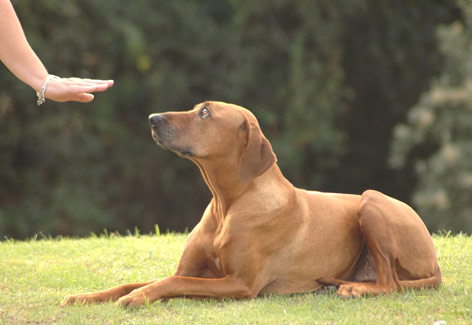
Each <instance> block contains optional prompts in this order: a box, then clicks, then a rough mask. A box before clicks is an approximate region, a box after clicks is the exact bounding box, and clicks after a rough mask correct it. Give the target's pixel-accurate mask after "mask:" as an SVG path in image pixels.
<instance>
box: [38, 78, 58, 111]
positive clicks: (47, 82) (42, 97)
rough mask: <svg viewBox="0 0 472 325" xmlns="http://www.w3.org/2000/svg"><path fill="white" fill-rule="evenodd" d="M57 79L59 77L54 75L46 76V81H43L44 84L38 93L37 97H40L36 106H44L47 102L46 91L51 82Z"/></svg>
mask: <svg viewBox="0 0 472 325" xmlns="http://www.w3.org/2000/svg"><path fill="white" fill-rule="evenodd" d="M57 78H59V77H56V76H54V75H52V74H50V75H47V76H46V79H45V80H44V81H43V84H42V85H41V87H40V89H39V90H38V91H36V95H37V96H38V100H37V101H36V104H37V105H38V106H40V105H42V104H44V102H45V101H46V98H45V97H44V94H45V93H46V89H47V88H48V85H49V82H50V81H51V80H52V79H57Z"/></svg>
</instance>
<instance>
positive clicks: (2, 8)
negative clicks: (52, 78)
mask: <svg viewBox="0 0 472 325" xmlns="http://www.w3.org/2000/svg"><path fill="white" fill-rule="evenodd" d="M0 60H1V61H2V62H3V63H4V64H5V65H6V66H7V68H8V69H9V70H10V71H11V72H12V73H13V74H14V75H15V76H16V77H17V78H18V79H20V80H21V81H23V82H25V83H26V84H28V85H29V86H31V87H32V88H33V89H35V90H39V89H40V88H41V86H42V84H43V83H44V80H45V79H46V77H47V75H48V72H47V70H46V68H45V67H44V65H43V64H42V62H41V60H40V59H39V58H38V56H37V55H36V54H35V53H34V51H33V50H32V48H31V46H30V45H29V43H28V41H27V40H26V37H25V34H24V32H23V28H22V27H21V24H20V22H19V20H18V17H17V15H16V13H15V11H14V9H13V6H12V4H11V2H10V0H0Z"/></svg>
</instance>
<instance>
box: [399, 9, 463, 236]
mask: <svg viewBox="0 0 472 325" xmlns="http://www.w3.org/2000/svg"><path fill="white" fill-rule="evenodd" d="M460 5H461V7H462V9H463V12H464V14H465V19H464V20H463V21H457V22H454V23H453V24H451V25H449V26H443V27H442V28H440V30H439V36H440V39H441V50H442V51H443V52H444V54H445V57H446V66H445V70H444V72H443V73H442V75H441V76H440V77H439V78H438V79H437V80H436V82H435V83H434V85H433V86H432V88H431V89H430V90H429V91H428V92H427V93H426V94H424V96H423V97H422V98H421V101H420V102H419V104H418V105H417V106H415V107H414V108H413V109H412V110H411V112H410V113H409V116H408V122H407V123H405V124H402V125H399V126H398V127H397V128H396V130H395V142H394V145H393V149H392V155H391V162H392V164H393V166H396V167H404V166H407V165H414V168H415V173H416V177H417V178H418V184H417V187H416V190H415V192H414V196H413V202H414V204H415V206H416V207H417V208H418V210H419V211H420V214H422V215H423V216H424V218H425V220H426V221H427V224H428V225H429V227H430V228H432V229H444V228H446V229H452V230H455V231H460V230H462V231H467V232H471V231H472V195H471V194H472V164H471V161H472V123H471V121H472V78H471V75H472V61H471V59H470V52H471V49H472V24H471V23H472V7H471V3H470V1H461V2H460Z"/></svg>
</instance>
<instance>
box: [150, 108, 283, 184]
mask: <svg viewBox="0 0 472 325" xmlns="http://www.w3.org/2000/svg"><path fill="white" fill-rule="evenodd" d="M149 122H150V124H151V130H152V137H153V139H154V141H156V143H157V144H159V145H160V146H162V147H163V148H165V149H168V150H171V151H173V152H175V153H177V154H178V155H179V156H181V157H184V158H188V159H191V160H195V161H199V160H214V161H216V162H218V160H219V159H225V158H228V157H237V159H233V160H234V168H238V169H239V178H240V180H241V181H242V182H243V183H247V182H250V181H251V180H252V179H254V178H255V177H257V176H260V175H262V174H263V173H265V172H266V171H267V170H268V169H269V168H270V167H271V166H272V165H273V164H274V163H275V161H276V157H275V154H274V152H273V151H272V146H271V145H270V143H269V141H268V140H267V139H266V138H265V137H264V135H263V134H262V131H261V129H260V127H259V123H258V122H257V119H256V118H255V116H254V115H253V114H252V113H251V112H249V111H248V110H247V109H245V108H243V107H240V106H237V105H233V104H227V103H223V102H210V101H207V102H204V103H201V104H198V105H196V106H195V107H194V108H193V109H192V110H190V111H186V112H168V113H161V114H151V115H150V116H149Z"/></svg>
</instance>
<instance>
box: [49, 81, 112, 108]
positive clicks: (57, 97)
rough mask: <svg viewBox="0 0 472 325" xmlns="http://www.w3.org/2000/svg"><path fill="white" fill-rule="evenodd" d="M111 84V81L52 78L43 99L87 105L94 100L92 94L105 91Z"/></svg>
mask: <svg viewBox="0 0 472 325" xmlns="http://www.w3.org/2000/svg"><path fill="white" fill-rule="evenodd" d="M113 83H114V82H113V80H95V79H81V78H54V79H51V81H50V82H49V84H48V86H47V89H46V92H45V93H44V97H45V98H47V99H50V100H53V101H56V102H69V101H75V102H81V103H89V102H91V101H92V100H93V98H94V95H93V94H92V93H94V92H99V91H105V90H107V89H108V88H110V87H111V86H113Z"/></svg>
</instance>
